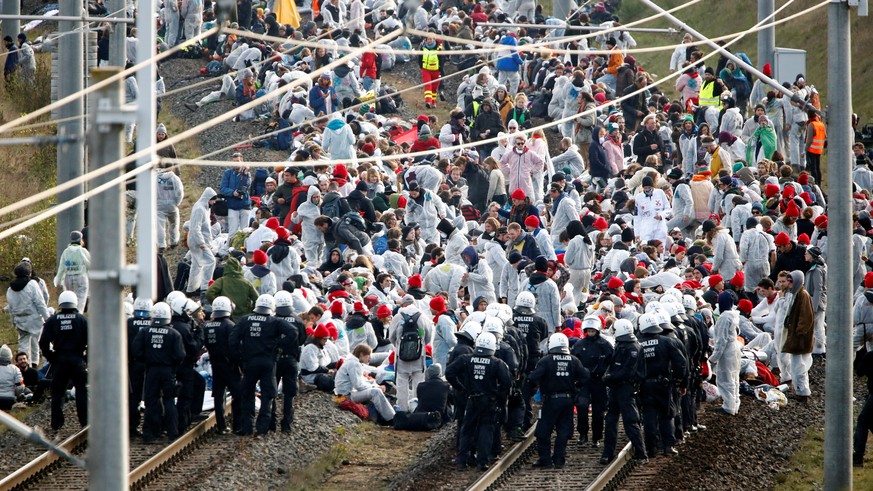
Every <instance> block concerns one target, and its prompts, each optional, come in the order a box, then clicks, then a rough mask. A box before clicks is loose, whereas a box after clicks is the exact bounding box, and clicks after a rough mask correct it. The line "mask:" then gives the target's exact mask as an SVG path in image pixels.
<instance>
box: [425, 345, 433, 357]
mask: <svg viewBox="0 0 873 491" xmlns="http://www.w3.org/2000/svg"><path fill="white" fill-rule="evenodd" d="M424 354H425V355H427V356H429V357H431V358H433V346H432V345H429V344H426V345H424Z"/></svg>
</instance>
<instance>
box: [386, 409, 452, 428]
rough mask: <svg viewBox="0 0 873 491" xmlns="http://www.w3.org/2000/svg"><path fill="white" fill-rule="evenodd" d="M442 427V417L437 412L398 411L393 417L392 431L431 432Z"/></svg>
mask: <svg viewBox="0 0 873 491" xmlns="http://www.w3.org/2000/svg"><path fill="white" fill-rule="evenodd" d="M442 425H443V417H442V415H441V414H440V413H439V412H437V411H431V412H429V413H409V412H405V411H398V412H397V414H395V415H394V429H395V430H402V431H433V430H435V429H437V428H439V427H440V426H442Z"/></svg>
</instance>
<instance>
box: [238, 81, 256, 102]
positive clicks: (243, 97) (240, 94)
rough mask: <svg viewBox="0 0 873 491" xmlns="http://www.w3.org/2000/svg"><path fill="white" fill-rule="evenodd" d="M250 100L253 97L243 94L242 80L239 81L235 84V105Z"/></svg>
mask: <svg viewBox="0 0 873 491" xmlns="http://www.w3.org/2000/svg"><path fill="white" fill-rule="evenodd" d="M252 100H254V97H249V96H247V95H245V88H244V87H243V84H242V82H240V83H239V84H238V85H237V86H236V105H237V106H242V105H243V104H248V103H249V102H251V101H252Z"/></svg>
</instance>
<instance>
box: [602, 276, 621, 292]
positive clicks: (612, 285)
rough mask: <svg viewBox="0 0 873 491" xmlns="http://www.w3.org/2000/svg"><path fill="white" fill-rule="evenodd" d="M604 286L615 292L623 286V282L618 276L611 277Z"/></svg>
mask: <svg viewBox="0 0 873 491" xmlns="http://www.w3.org/2000/svg"><path fill="white" fill-rule="evenodd" d="M606 286H607V287H608V288H609V289H611V290H615V289H617V288H620V287H622V286H624V282H623V281H621V279H620V278H619V277H618V276H613V277H612V278H610V279H609V282H608V283H607V284H606Z"/></svg>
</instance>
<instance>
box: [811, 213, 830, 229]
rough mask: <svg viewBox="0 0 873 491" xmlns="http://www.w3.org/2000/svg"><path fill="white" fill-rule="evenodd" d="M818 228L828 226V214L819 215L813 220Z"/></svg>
mask: <svg viewBox="0 0 873 491" xmlns="http://www.w3.org/2000/svg"><path fill="white" fill-rule="evenodd" d="M813 223H814V224H815V226H816V227H818V228H828V216H827V215H819V216H817V217H815V221H814V222H813Z"/></svg>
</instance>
